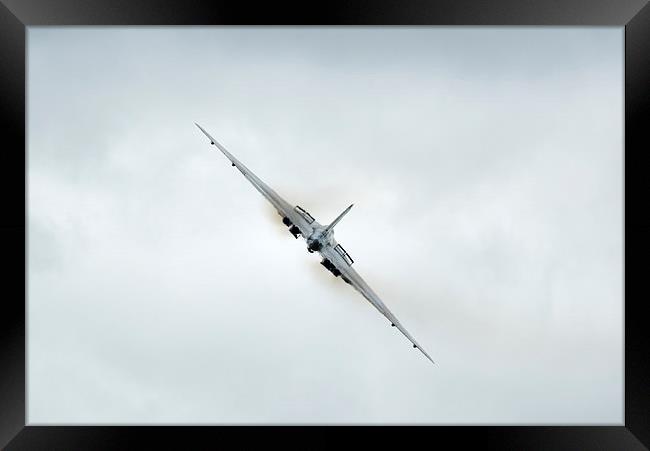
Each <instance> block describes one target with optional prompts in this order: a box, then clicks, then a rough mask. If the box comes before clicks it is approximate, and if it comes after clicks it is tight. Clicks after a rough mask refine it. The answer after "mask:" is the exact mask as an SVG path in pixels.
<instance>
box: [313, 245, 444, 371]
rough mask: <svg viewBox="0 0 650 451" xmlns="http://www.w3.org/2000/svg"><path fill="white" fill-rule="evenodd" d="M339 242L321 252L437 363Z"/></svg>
mask: <svg viewBox="0 0 650 451" xmlns="http://www.w3.org/2000/svg"><path fill="white" fill-rule="evenodd" d="M337 246H338V244H337V243H336V241H334V240H332V244H328V245H327V246H324V247H323V248H322V249H321V250H320V254H321V255H322V256H323V257H325V258H327V259H328V260H329V261H330V262H331V263H332V264H333V265H334V266H335V267H336V269H338V270H339V271H340V272H341V277H342V278H343V280H344V281H345V282H347V283H348V284H350V285H352V286H353V287H354V288H355V289H356V290H357V291H358V292H359V293H361V295H362V296H363V297H364V298H366V299H367V300H368V301H369V302H370V303H371V304H372V305H373V306H375V308H376V309H377V310H379V313H381V314H382V315H384V316H385V317H386V318H387V319H388V321H390V322H391V325H394V326H395V327H397V329H399V331H400V332H402V334H404V336H405V337H406V338H408V339H409V341H410V342H411V343H413V346H415V347H416V348H418V349H419V350H420V351H421V352H422V354H424V355H425V357H426V358H427V359H429V360H430V361H431V363H435V362H434V361H433V359H432V358H431V357H430V356H429V354H427V352H426V351H425V350H424V349H423V348H422V346H420V344H419V343H418V342H417V341H415V338H413V336H411V334H409V333H408V331H407V330H406V328H405V327H404V326H402V324H401V323H400V322H399V321H398V320H397V318H396V317H395V315H393V313H392V312H391V311H390V310H389V309H388V307H386V305H385V304H384V303H383V302H382V300H381V299H380V298H379V296H377V294H376V293H375V292H374V291H372V289H371V288H370V287H369V286H368V284H367V283H366V282H365V281H364V280H363V278H361V276H360V275H359V274H358V273H357V272H356V271H355V270H354V268H352V266H351V264H350V263H348V261H347V260H346V258H345V257H343V253H344V252H345V251H343V253H341V252H340V250H337Z"/></svg>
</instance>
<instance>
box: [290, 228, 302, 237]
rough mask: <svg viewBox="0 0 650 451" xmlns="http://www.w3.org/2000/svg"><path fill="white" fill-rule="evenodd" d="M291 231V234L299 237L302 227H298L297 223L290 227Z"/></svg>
mask: <svg viewBox="0 0 650 451" xmlns="http://www.w3.org/2000/svg"><path fill="white" fill-rule="evenodd" d="M289 232H291V234H292V235H293V236H295V237H296V238H298V235H300V229H299V228H298V227H296V226H295V225H292V226H291V227H290V228H289Z"/></svg>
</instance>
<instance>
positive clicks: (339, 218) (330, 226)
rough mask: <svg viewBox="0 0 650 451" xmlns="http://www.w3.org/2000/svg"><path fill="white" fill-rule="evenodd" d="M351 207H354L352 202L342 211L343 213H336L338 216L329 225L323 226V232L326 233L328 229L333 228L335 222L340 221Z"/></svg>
mask: <svg viewBox="0 0 650 451" xmlns="http://www.w3.org/2000/svg"><path fill="white" fill-rule="evenodd" d="M352 207H354V204H352V205H350V206H349V207H348V208H346V209H345V211H344V212H343V213H341V214H340V215H338V217H337V218H336V219H335V220H334V221H332V223H331V224H330V225H328V226H327V227H326V228H325V233H327V232H329V231H330V230H332V229H333V228H334V226H335V225H336V224H338V223H339V221H340V220H341V219H343V216H345V215H346V214H347V213H348V211H350V209H351V208H352Z"/></svg>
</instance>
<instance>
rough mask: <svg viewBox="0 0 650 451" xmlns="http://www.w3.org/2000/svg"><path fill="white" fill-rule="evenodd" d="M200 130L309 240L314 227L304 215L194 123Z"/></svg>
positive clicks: (279, 212) (281, 214)
mask: <svg viewBox="0 0 650 451" xmlns="http://www.w3.org/2000/svg"><path fill="white" fill-rule="evenodd" d="M194 125H196V126H197V127H198V128H199V130H201V131H202V132H203V134H204V135H205V136H207V137H208V139H209V140H210V143H211V144H214V145H215V146H217V147H218V148H219V150H220V151H221V152H222V153H223V154H224V155H225V156H226V157H227V158H228V159H229V160H230V162H231V163H232V165H233V166H234V167H236V168H237V169H239V172H241V173H242V174H243V175H244V177H246V179H247V180H248V181H249V182H251V184H252V185H253V186H254V187H255V189H256V190H257V191H259V192H260V193H261V194H262V195H263V196H264V197H265V198H266V199H267V200H268V201H269V202H270V203H271V204H272V205H273V206H274V207H275V209H276V210H277V212H278V214H279V215H280V216H282V217H286V218H289V220H290V221H291V222H292V224H293V225H295V226H297V227H298V229H300V233H301V234H302V236H303V237H305V238H307V237H308V236H309V235H311V233H312V232H313V230H314V229H313V227H312V226H311V223H309V222H308V221H307V220H306V219H305V218H304V217H303V216H302V215H300V214H298V213H297V212H296V210H295V209H294V207H292V206H291V205H290V204H289V203H288V202H287V201H286V200H284V199H283V198H282V197H280V196H279V195H278V193H276V192H275V191H273V190H272V189H271V188H270V187H269V186H268V185H267V184H266V183H264V182H263V181H262V180H260V179H259V177H257V176H256V175H255V174H253V172H252V171H251V170H250V169H248V168H247V167H246V166H244V165H243V164H242V163H241V162H240V161H239V160H238V159H237V158H235V157H234V156H233V155H232V154H231V153H230V152H228V151H227V150H226V148H225V147H223V146H222V145H221V144H219V142H218V141H217V140H216V139H214V138H213V137H212V136H210V134H209V133H208V132H206V131H205V130H204V129H203V127H201V126H200V125H199V124H197V123H194Z"/></svg>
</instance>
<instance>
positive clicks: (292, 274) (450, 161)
mask: <svg viewBox="0 0 650 451" xmlns="http://www.w3.org/2000/svg"><path fill="white" fill-rule="evenodd" d="M195 121H196V122H198V123H199V124H201V125H202V126H203V127H204V128H206V129H207V130H208V132H210V133H211V134H212V135H213V136H215V138H217V139H220V141H221V142H222V143H223V144H224V145H225V146H226V147H227V148H228V149H229V150H230V151H231V152H232V153H233V154H234V155H235V156H237V157H238V158H239V159H240V160H241V161H242V162H243V163H244V164H246V165H247V166H248V167H249V168H250V169H251V170H253V171H255V172H256V174H257V175H258V176H259V177H260V178H261V179H262V180H264V181H265V182H267V183H268V184H269V185H271V186H272V187H273V188H274V189H275V190H276V191H277V192H278V193H279V194H281V195H282V196H283V197H284V198H285V199H287V200H288V201H289V202H290V203H292V204H298V205H300V206H302V207H304V208H305V209H307V210H308V211H309V212H310V213H311V214H312V215H313V216H314V217H316V219H317V220H318V221H319V222H321V223H325V224H326V223H328V222H330V221H331V220H332V219H333V218H334V217H336V215H337V214H338V213H340V212H341V211H342V210H343V209H344V208H345V207H346V206H348V205H349V204H350V203H353V202H354V203H355V207H354V208H353V209H352V211H351V212H350V213H349V214H348V215H347V216H346V217H345V219H344V220H343V221H341V222H340V223H339V224H338V225H337V227H336V238H337V240H338V241H339V242H340V243H341V244H342V245H343V246H344V247H345V248H346V250H347V251H348V252H349V253H350V254H351V256H352V258H353V259H354V260H355V265H354V266H355V268H356V270H357V271H358V272H359V273H360V274H361V275H362V276H363V277H364V278H365V279H366V281H367V282H368V283H369V284H370V286H371V287H373V289H374V290H375V291H376V292H377V293H378V294H379V296H381V297H382V299H383V300H384V302H385V303H386V304H387V305H388V306H389V307H390V308H391V310H392V311H393V313H394V314H395V315H396V316H397V317H398V318H399V319H400V321H401V322H402V323H403V324H404V326H405V327H406V328H407V329H408V330H409V332H410V333H411V334H412V335H413V336H414V337H415V338H416V339H417V340H418V341H419V342H420V343H421V344H422V346H423V347H424V348H425V349H426V350H427V351H428V352H429V354H431V356H432V358H433V359H434V360H435V361H436V365H432V364H431V362H429V361H428V360H427V359H426V358H425V357H424V356H423V355H422V354H421V353H419V352H417V351H416V350H414V349H412V347H411V346H410V343H409V342H408V340H407V339H406V338H405V337H403V336H402V335H401V334H400V333H399V332H398V331H397V330H395V329H394V328H391V327H390V324H388V323H387V321H386V320H385V318H383V317H382V316H381V315H380V314H379V313H378V312H377V310H375V308H374V307H372V306H371V305H370V304H369V303H368V302H367V301H365V300H364V299H363V298H362V297H361V296H360V295H359V294H358V293H357V292H356V291H354V290H353V289H352V288H351V287H349V286H347V285H346V284H344V283H343V282H342V281H341V280H340V279H335V278H334V277H333V276H332V275H331V274H330V273H328V272H327V271H326V270H325V269H324V268H323V267H322V266H320V265H319V258H318V256H317V255H310V254H308V253H307V250H306V244H305V243H304V241H302V240H295V239H294V238H293V237H292V236H291V235H290V234H289V232H288V231H287V229H286V228H285V227H284V226H283V225H282V223H281V218H280V217H279V216H278V215H276V214H275V212H274V210H273V209H272V207H270V206H269V205H268V204H267V203H266V201H265V200H264V198H262V197H261V196H260V195H259V193H257V192H256V191H255V190H254V189H253V187H252V186H251V185H250V184H249V183H248V182H247V181H246V180H245V179H244V178H243V177H242V176H241V174H240V173H239V172H238V171H236V170H234V169H233V168H232V167H231V166H230V164H229V163H228V161H227V160H226V159H225V157H224V156H223V155H221V154H220V153H216V152H215V149H214V147H212V146H210V145H209V142H208V141H207V139H206V138H205V137H204V136H203V135H202V134H201V133H200V132H199V130H198V129H197V128H196V127H195V126H194V124H193V123H194V122H195ZM622 155H623V28H592V27H583V28H554V27H543V28H520V27H510V28H470V27H461V28H444V27H431V28H429V27H418V28H415V27H414V28H407V27H393V28H347V29H342V28H232V27H228V28H215V27H209V28H115V27H111V28H99V27H98V28H90V27H71V28H43V27H30V28H29V29H28V198H27V200H28V216H29V217H28V220H29V231H28V271H29V272H28V422H29V423H30V424H45V423H48V424H65V423H93V424H101V423H137V424H143V423H319V424H320V423H407V422H408V423H413V422H415V423H428V424H473V423H486V424H502V423H506V424H522V423H528V424H540V423H554V424H558V423H573V424H575V423H609V424H622V422H623V315H622V312H623V310H622V306H623V304H622V303H623V299H622V283H623V282H622V215H623V212H622V197H623V192H622V183H623V178H622V174H623V168H622V161H623V159H622Z"/></svg>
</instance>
